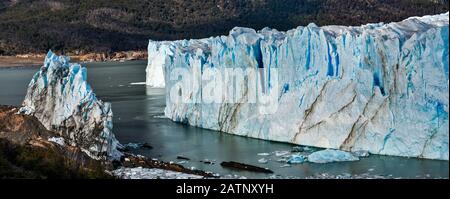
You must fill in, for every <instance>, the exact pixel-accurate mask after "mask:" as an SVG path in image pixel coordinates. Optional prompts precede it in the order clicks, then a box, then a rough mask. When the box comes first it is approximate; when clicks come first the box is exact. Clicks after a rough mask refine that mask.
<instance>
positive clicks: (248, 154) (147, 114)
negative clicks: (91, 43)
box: [0, 61, 449, 178]
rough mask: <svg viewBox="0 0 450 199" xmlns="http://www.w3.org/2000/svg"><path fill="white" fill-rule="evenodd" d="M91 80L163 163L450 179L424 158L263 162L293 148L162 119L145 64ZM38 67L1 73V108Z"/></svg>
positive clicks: (127, 132)
mask: <svg viewBox="0 0 450 199" xmlns="http://www.w3.org/2000/svg"><path fill="white" fill-rule="evenodd" d="M87 65H88V79H89V82H90V83H91V84H92V86H93V88H94V90H95V92H96V94H97V96H98V97H99V98H100V99H102V100H103V101H108V102H111V103H112V108H113V112H114V133H115V134H116V137H117V139H118V140H119V141H120V142H121V143H129V142H141V143H143V142H147V143H149V144H150V145H152V146H153V147H154V148H153V149H151V150H148V149H147V150H144V149H138V150H135V151H133V152H134V153H138V154H142V155H145V156H148V157H151V158H158V159H160V160H164V161H174V162H178V161H181V160H177V159H176V157H177V156H178V155H182V156H185V157H189V158H191V160H190V161H189V162H187V163H185V164H183V165H184V166H186V167H195V168H198V169H202V170H205V171H212V172H217V173H220V174H222V175H226V174H236V175H241V176H246V177H250V178H265V177H269V175H268V174H259V173H253V172H243V171H236V170H229V169H226V168H223V167H221V166H220V162H221V161H236V162H242V163H247V164H253V165H257V166H261V167H267V168H269V169H271V170H273V171H274V172H275V174H276V175H281V176H294V177H307V176H312V175H316V174H321V173H328V174H332V175H337V174H343V173H348V174H353V175H360V174H365V173H366V174H367V173H368V174H371V175H383V176H389V175H391V176H392V177H400V178H416V177H418V178H424V177H430V178H448V176H449V174H448V173H449V164H448V161H436V160H421V159H415V158H401V157H389V156H378V155H371V156H370V157H368V158H364V159H362V160H360V161H357V162H342V163H331V164H313V163H305V164H300V165H292V166H291V167H284V168H282V167H281V166H282V165H284V163H280V162H277V161H275V160H276V159H278V158H277V157H275V156H269V157H265V158H266V159H270V160H269V162H268V163H267V164H260V163H258V159H260V158H263V156H258V155H257V154H258V153H271V152H274V151H284V150H288V151H289V150H291V149H292V147H293V146H294V145H291V144H286V143H278V142H271V141H264V140H257V139H252V138H245V137H240V136H233V135H229V134H225V133H219V132H215V131H210V130H204V129H200V128H195V127H191V126H186V125H182V124H178V123H174V122H172V121H170V120H168V119H165V118H162V117H161V116H162V115H163V111H164V106H165V98H164V89H152V88H148V87H146V86H145V85H131V83H136V82H144V81H145V67H146V61H133V62H125V63H90V64H87ZM38 70H39V69H38V68H36V67H33V68H8V69H0V104H9V105H20V103H21V102H22V100H23V98H24V97H25V93H26V88H27V84H28V82H29V81H30V80H31V77H32V76H33V74H34V73H35V72H37V71H38ZM204 159H209V160H215V161H216V164H213V165H210V164H204V163H201V162H200V160H204Z"/></svg>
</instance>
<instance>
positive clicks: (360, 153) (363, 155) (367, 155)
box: [352, 150, 370, 157]
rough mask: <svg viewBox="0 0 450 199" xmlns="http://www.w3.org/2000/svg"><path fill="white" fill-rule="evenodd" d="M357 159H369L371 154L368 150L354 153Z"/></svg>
mask: <svg viewBox="0 0 450 199" xmlns="http://www.w3.org/2000/svg"><path fill="white" fill-rule="evenodd" d="M352 153H353V155H355V156H357V157H369V155H370V153H369V151H366V150H357V151H353V152H352Z"/></svg>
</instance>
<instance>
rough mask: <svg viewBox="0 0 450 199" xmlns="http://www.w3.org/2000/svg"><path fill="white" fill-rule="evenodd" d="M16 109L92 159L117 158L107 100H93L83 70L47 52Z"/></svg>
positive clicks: (93, 96) (109, 106)
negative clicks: (42, 63) (31, 117)
mask: <svg viewBox="0 0 450 199" xmlns="http://www.w3.org/2000/svg"><path fill="white" fill-rule="evenodd" d="M20 112H22V113H25V114H29V115H33V116H35V117H36V118H37V119H38V120H39V121H40V122H41V123H42V124H43V125H44V126H45V127H46V128H47V129H49V130H51V131H54V132H56V133H58V134H60V135H61V136H62V137H64V139H65V141H66V143H67V144H70V145H72V146H77V147H80V148H81V149H82V151H83V152H85V153H86V154H87V155H89V156H90V157H92V158H94V159H106V158H113V159H114V158H118V157H119V156H120V155H121V153H120V152H119V151H118V150H117V147H118V146H119V145H120V144H119V142H118V141H117V140H116V139H115V136H114V134H113V132H112V128H113V123H112V117H113V113H112V110H111V104H110V103H104V102H102V101H101V100H99V99H97V97H96V95H95V93H94V92H93V90H92V88H91V86H90V85H89V84H88V83H87V70H86V68H84V67H82V66H81V65H80V64H72V63H69V58H68V57H65V56H57V55H56V54H53V53H52V52H51V51H49V52H48V54H47V56H46V57H45V62H44V65H43V66H42V67H41V69H40V70H39V71H38V72H37V73H36V74H35V75H34V76H33V78H32V80H31V82H30V83H29V85H28V90H27V94H26V97H25V100H24V101H23V103H22V107H21V109H20Z"/></svg>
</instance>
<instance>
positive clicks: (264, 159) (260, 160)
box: [258, 158, 269, 164]
mask: <svg viewBox="0 0 450 199" xmlns="http://www.w3.org/2000/svg"><path fill="white" fill-rule="evenodd" d="M258 162H259V163H261V164H267V162H269V161H268V160H267V159H266V158H261V159H259V160H258Z"/></svg>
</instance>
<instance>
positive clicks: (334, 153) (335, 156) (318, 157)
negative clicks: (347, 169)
mask: <svg viewBox="0 0 450 199" xmlns="http://www.w3.org/2000/svg"><path fill="white" fill-rule="evenodd" d="M358 160H359V158H358V157H355V156H354V155H352V154H351V153H349V152H345V151H339V150H334V149H326V150H322V151H317V152H314V153H311V154H310V155H309V156H308V161H309V162H313V163H329V162H344V161H358Z"/></svg>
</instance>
